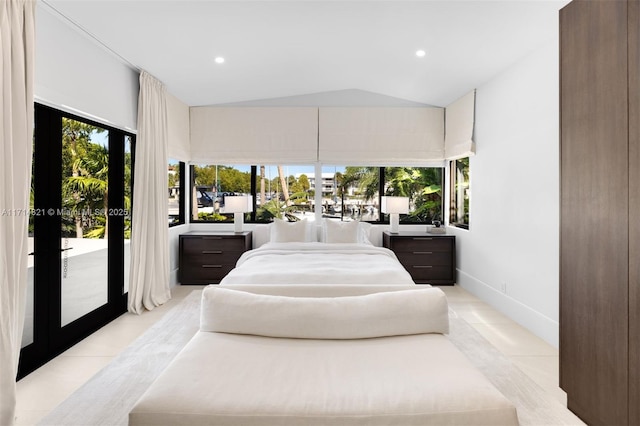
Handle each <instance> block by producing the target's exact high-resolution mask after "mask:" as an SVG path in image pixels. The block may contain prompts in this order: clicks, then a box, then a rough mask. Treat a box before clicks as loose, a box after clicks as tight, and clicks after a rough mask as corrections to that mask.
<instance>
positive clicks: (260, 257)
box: [220, 242, 414, 285]
mask: <svg viewBox="0 0 640 426" xmlns="http://www.w3.org/2000/svg"><path fill="white" fill-rule="evenodd" d="M327 283H331V284H400V285H413V284H414V282H413V280H412V279H411V276H410V275H409V273H408V272H407V271H406V269H404V267H403V266H402V265H401V264H400V262H399V261H398V259H397V257H396V255H395V254H394V253H393V252H392V251H391V250H389V249H386V248H383V247H376V246H372V245H370V244H337V243H336V244H330V243H315V242H313V243H267V244H264V245H263V246H261V247H260V248H257V249H255V250H250V251H248V252H245V253H244V254H243V255H242V256H241V257H240V259H239V260H238V263H237V264H236V268H235V269H233V270H232V271H231V272H230V273H229V274H228V275H227V276H226V277H225V278H224V279H223V280H222V281H221V282H220V284H327Z"/></svg>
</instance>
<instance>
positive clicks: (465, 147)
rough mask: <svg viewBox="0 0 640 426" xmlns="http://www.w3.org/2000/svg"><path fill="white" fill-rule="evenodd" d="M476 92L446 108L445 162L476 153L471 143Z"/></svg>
mask: <svg viewBox="0 0 640 426" xmlns="http://www.w3.org/2000/svg"><path fill="white" fill-rule="evenodd" d="M475 105H476V91H475V90H473V91H471V92H469V93H467V94H466V95H464V96H463V97H461V98H460V99H458V100H457V101H455V102H453V103H452V104H451V105H449V106H448V107H447V110H446V113H445V122H446V123H445V138H444V151H445V153H444V155H445V158H446V159H447V160H456V159H458V158H464V157H469V156H470V155H474V154H475V152H476V145H475V143H474V142H473V126H474V122H475Z"/></svg>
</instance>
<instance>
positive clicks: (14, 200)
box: [0, 0, 35, 425]
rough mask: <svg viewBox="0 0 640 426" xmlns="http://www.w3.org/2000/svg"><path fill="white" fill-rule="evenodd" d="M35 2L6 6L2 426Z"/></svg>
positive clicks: (15, 298) (27, 171)
mask: <svg viewBox="0 0 640 426" xmlns="http://www.w3.org/2000/svg"><path fill="white" fill-rule="evenodd" d="M34 25H35V1H29V0H2V2H0V47H1V49H0V54H1V56H2V66H0V84H2V100H1V103H0V116H2V125H1V126H0V424H2V425H13V424H14V421H15V407H16V382H15V378H16V374H17V371H18V358H19V356H20V346H21V340H22V327H23V324H24V313H25V298H26V288H27V226H28V221H29V216H28V213H27V212H28V208H29V192H30V187H31V152H32V139H33V57H34V53H33V52H34V38H35V29H34Z"/></svg>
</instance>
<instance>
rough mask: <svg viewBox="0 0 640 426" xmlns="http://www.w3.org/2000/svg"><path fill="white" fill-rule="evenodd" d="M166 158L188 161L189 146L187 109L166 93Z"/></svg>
mask: <svg viewBox="0 0 640 426" xmlns="http://www.w3.org/2000/svg"><path fill="white" fill-rule="evenodd" d="M166 101H167V132H168V146H167V157H169V158H171V159H174V160H180V161H189V160H190V159H191V144H190V143H189V138H190V135H189V107H188V106H187V105H186V104H184V103H183V102H182V101H180V100H179V99H178V98H176V97H175V96H173V95H171V94H170V93H168V92H167V94H166Z"/></svg>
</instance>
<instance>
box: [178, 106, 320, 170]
mask: <svg viewBox="0 0 640 426" xmlns="http://www.w3.org/2000/svg"><path fill="white" fill-rule="evenodd" d="M190 117H191V159H192V160H194V161H199V162H211V163H213V164H306V163H313V162H315V161H317V158H318V109H317V108H305V107H301V108H281V107H273V108H257V107H192V108H191V110H190Z"/></svg>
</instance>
